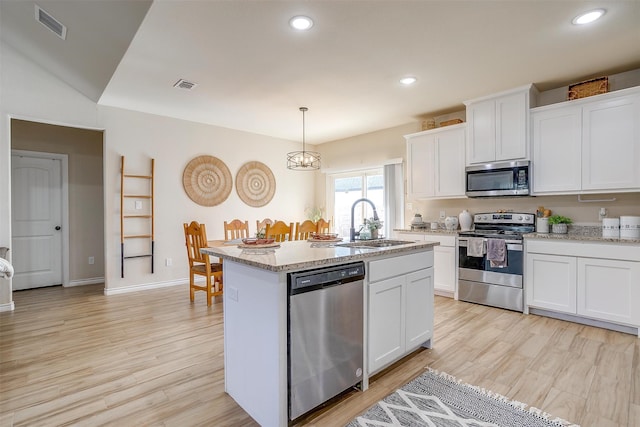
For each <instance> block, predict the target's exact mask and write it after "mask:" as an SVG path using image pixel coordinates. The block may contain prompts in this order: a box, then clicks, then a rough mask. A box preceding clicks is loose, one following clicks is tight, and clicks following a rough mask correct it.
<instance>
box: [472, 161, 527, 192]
mask: <svg viewBox="0 0 640 427" xmlns="http://www.w3.org/2000/svg"><path fill="white" fill-rule="evenodd" d="M465 174H466V185H467V187H466V195H467V196H468V197H501V196H510V197H514V196H528V195H529V188H530V185H529V184H530V174H529V161H528V160H520V161H512V162H500V163H486V164H482V165H474V166H467V167H466V168H465Z"/></svg>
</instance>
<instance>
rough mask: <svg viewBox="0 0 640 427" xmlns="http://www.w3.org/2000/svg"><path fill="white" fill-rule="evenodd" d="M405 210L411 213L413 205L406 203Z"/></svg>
mask: <svg viewBox="0 0 640 427" xmlns="http://www.w3.org/2000/svg"><path fill="white" fill-rule="evenodd" d="M407 210H408V211H412V210H413V203H407Z"/></svg>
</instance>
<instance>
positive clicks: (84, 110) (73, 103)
mask: <svg viewBox="0 0 640 427" xmlns="http://www.w3.org/2000/svg"><path fill="white" fill-rule="evenodd" d="M0 58H1V60H0V65H1V67H0V73H1V76H0V129H1V131H0V246H6V247H11V137H10V135H11V128H10V121H11V118H12V117H15V118H21V119H27V120H35V121H42V122H48V123H56V124H68V125H72V126H76V127H84V128H97V127H98V123H97V110H96V104H95V103H94V102H92V101H91V100H89V99H88V98H86V97H85V96H84V95H81V94H80V93H78V92H76V91H75V90H73V89H72V88H70V87H69V86H68V85H66V84H65V83H63V82H61V81H60V80H58V79H57V78H55V77H53V76H52V75H51V74H49V73H48V72H47V71H46V70H44V69H42V68H40V67H38V66H37V65H35V64H34V63H33V62H31V61H30V60H28V59H27V58H25V57H24V56H22V55H21V54H20V53H18V52H16V51H15V50H14V49H12V48H11V47H10V46H8V45H6V44H4V43H2V44H1V45H0ZM9 255H11V252H9ZM11 306H12V297H11V286H10V281H8V280H4V279H0V310H6V309H10V308H11Z"/></svg>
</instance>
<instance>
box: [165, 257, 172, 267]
mask: <svg viewBox="0 0 640 427" xmlns="http://www.w3.org/2000/svg"><path fill="white" fill-rule="evenodd" d="M172 264H173V260H172V259H171V258H167V259H165V260H164V265H166V266H167V267H171V265H172Z"/></svg>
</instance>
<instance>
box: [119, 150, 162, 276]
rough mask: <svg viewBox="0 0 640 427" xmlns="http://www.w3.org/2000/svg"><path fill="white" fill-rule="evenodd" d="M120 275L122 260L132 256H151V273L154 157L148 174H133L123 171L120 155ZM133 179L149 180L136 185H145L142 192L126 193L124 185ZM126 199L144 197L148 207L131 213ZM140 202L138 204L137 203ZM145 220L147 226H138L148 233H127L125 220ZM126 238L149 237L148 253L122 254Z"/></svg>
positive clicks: (138, 206) (136, 205)
mask: <svg viewBox="0 0 640 427" xmlns="http://www.w3.org/2000/svg"><path fill="white" fill-rule="evenodd" d="M120 171H121V174H120V277H122V278H124V261H125V260H127V259H132V258H151V273H152V274H153V261H154V259H153V257H154V246H155V230H154V200H153V196H154V173H155V159H151V174H150V175H133V174H127V173H125V169H124V156H122V160H121V164H120ZM133 180H137V181H140V180H147V181H149V185H148V186H144V185H143V186H140V185H138V186H136V187H135V188H136V190H138V189H139V188H142V187H146V188H147V190H145V191H144V192H142V194H134V193H128V192H127V190H126V187H125V185H127V184H128V183H131V181H133ZM126 199H144V200H148V201H149V207H148V209H147V210H146V212H147V213H144V214H131V213H128V212H131V210H130V209H127V208H126V206H125V200H126ZM134 203H135V207H136V209H140V208H141V204H142V202H141V201H137V200H136V201H134ZM138 204H140V205H138ZM141 219H142V220H145V221H148V223H149V224H148V227H147V226H144V227H139V228H138V230H139V229H147V230H148V231H149V232H148V233H145V232H143V233H136V234H127V233H126V230H125V227H126V226H127V225H128V224H125V223H126V222H130V221H125V220H137V221H140V220H141ZM128 239H149V242H150V253H145V254H137V255H128V256H125V254H124V243H125V241H126V240H128Z"/></svg>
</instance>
